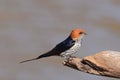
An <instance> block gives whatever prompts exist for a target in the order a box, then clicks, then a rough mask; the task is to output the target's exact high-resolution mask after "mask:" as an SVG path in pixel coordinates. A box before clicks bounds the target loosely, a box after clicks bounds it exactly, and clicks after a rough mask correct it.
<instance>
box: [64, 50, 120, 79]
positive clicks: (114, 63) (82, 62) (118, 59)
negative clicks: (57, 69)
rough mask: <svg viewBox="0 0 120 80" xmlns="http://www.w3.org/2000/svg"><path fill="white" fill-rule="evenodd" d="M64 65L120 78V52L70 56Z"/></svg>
mask: <svg viewBox="0 0 120 80" xmlns="http://www.w3.org/2000/svg"><path fill="white" fill-rule="evenodd" d="M63 64H64V65H66V66H68V67H71V68H74V69H77V70H80V71H83V72H87V73H92V74H96V75H102V76H109V77H116V78H120V52H117V51H102V52H99V53H97V54H94V55H90V56H87V57H84V58H70V59H68V60H67V61H64V63H63Z"/></svg>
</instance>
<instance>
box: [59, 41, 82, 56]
mask: <svg viewBox="0 0 120 80" xmlns="http://www.w3.org/2000/svg"><path fill="white" fill-rule="evenodd" d="M80 47H81V44H80V43H75V45H74V46H73V47H71V48H70V49H69V50H66V51H65V52H62V53H61V55H71V54H74V53H76V52H78V51H79V49H80Z"/></svg>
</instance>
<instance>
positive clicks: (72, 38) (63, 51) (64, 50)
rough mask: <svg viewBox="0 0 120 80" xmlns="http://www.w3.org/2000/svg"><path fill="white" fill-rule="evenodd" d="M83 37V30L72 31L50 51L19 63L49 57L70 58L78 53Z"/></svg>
mask: <svg viewBox="0 0 120 80" xmlns="http://www.w3.org/2000/svg"><path fill="white" fill-rule="evenodd" d="M84 35H86V33H85V31H84V30H82V29H73V30H72V32H71V34H70V35H69V36H68V37H67V38H66V39H65V40H64V41H62V42H60V43H59V44H57V45H56V46H55V47H54V48H53V49H52V50H50V51H48V52H46V53H44V54H42V55H40V56H38V57H36V58H33V59H29V60H25V61H22V62H20V63H24V62H28V61H32V60H38V59H40V58H44V57H50V56H61V57H64V58H69V57H71V55H72V54H74V53H76V52H78V51H79V49H80V47H81V44H82V39H83V36H84Z"/></svg>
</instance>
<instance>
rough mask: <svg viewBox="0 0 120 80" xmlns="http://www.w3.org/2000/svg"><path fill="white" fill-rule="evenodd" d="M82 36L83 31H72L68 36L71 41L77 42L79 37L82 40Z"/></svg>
mask: <svg viewBox="0 0 120 80" xmlns="http://www.w3.org/2000/svg"><path fill="white" fill-rule="evenodd" d="M84 35H86V33H85V31H84V30H83V29H73V30H72V32H71V35H70V36H71V38H72V39H73V40H78V39H79V38H80V37H81V38H82V37H83V36H84Z"/></svg>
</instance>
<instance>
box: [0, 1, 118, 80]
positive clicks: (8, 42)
mask: <svg viewBox="0 0 120 80" xmlns="http://www.w3.org/2000/svg"><path fill="white" fill-rule="evenodd" d="M74 28H82V29H84V30H85V31H86V32H87V34H88V35H87V36H85V37H84V41H83V46H82V48H81V50H80V51H79V52H78V54H76V56H77V57H84V56H88V55H92V54H95V53H97V52H99V51H103V50H115V51H120V0H0V80H80V79H81V80H117V79H114V78H108V77H101V76H97V75H91V74H87V73H84V72H80V71H77V70H74V69H71V68H68V67H66V66H63V65H62V61H63V59H62V58H60V57H49V58H44V59H41V60H37V61H33V62H28V63H24V64H19V62H20V61H23V60H26V59H31V58H34V57H37V56H39V55H40V54H43V53H44V52H47V51H49V50H50V49H52V48H53V47H54V46H55V45H56V44H57V43H59V42H61V41H63V40H64V39H65V38H66V37H67V36H68V35H69V34H70V32H71V30H72V29H74Z"/></svg>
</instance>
